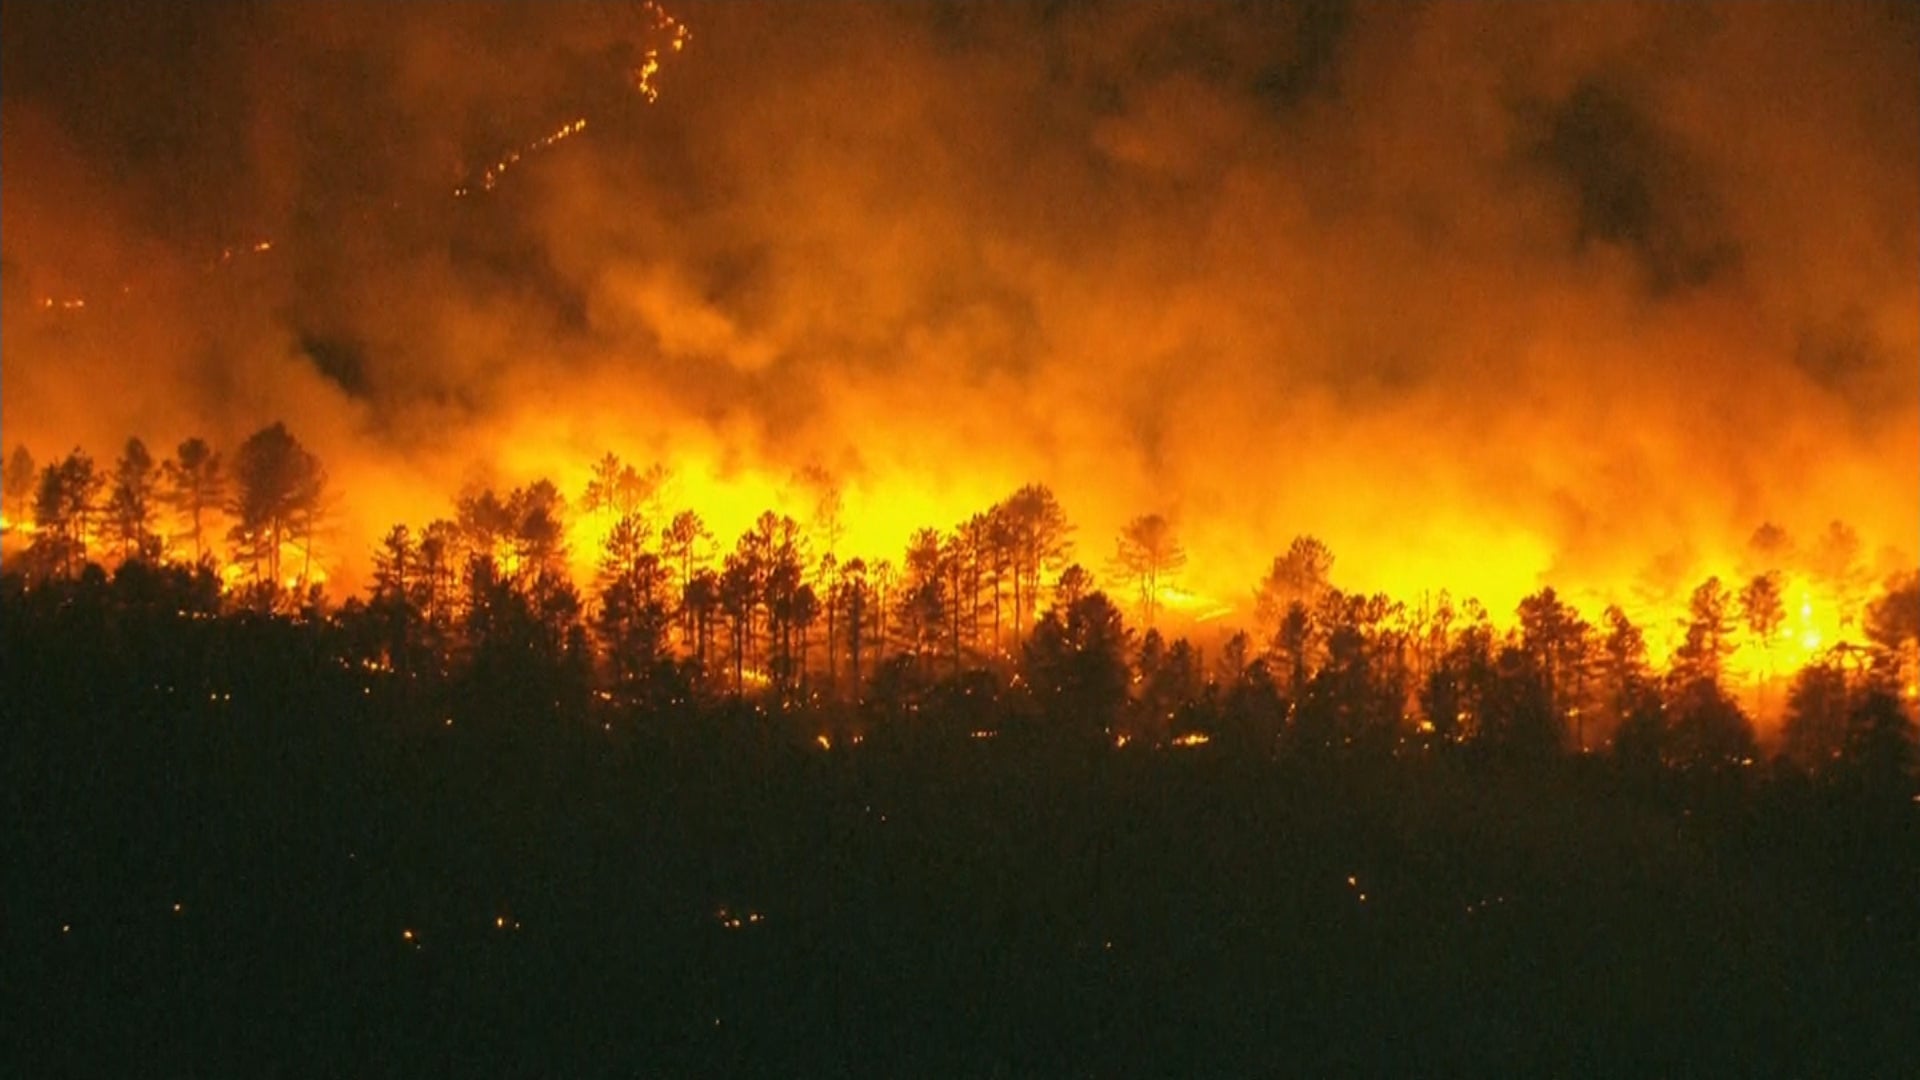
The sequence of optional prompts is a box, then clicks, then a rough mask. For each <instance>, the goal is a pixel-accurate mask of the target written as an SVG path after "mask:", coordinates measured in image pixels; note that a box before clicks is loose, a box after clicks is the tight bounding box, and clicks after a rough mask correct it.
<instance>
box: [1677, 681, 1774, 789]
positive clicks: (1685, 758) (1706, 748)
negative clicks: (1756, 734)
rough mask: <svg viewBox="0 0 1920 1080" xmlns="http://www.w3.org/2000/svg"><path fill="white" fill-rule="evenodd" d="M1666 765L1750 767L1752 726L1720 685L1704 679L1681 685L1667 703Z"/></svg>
mask: <svg viewBox="0 0 1920 1080" xmlns="http://www.w3.org/2000/svg"><path fill="white" fill-rule="evenodd" d="M1667 715H1668V717H1669V723H1668V725H1667V732H1666V738H1667V761H1668V763H1669V764H1672V765H1678V766H1682V767H1697V768H1709V769H1724V768H1727V767H1730V766H1737V765H1746V764H1751V762H1752V759H1753V755H1754V752H1755V747H1754V739H1753V724H1752V722H1751V721H1749V720H1748V719H1747V715H1746V713H1744V712H1742V711H1741V709H1740V706H1739V704H1738V703H1736V702H1735V701H1734V700H1733V699H1732V698H1730V697H1728V696H1727V694H1726V692H1725V691H1724V690H1722V689H1721V688H1720V684H1719V683H1718V682H1716V681H1714V680H1713V679H1711V678H1708V677H1706V676H1704V675H1702V676H1699V677H1696V678H1694V679H1692V680H1691V681H1688V682H1684V683H1682V684H1681V685H1680V686H1679V687H1678V689H1677V690H1676V691H1675V693H1674V694H1673V696H1672V698H1671V699H1670V700H1669V701H1668V702H1667Z"/></svg>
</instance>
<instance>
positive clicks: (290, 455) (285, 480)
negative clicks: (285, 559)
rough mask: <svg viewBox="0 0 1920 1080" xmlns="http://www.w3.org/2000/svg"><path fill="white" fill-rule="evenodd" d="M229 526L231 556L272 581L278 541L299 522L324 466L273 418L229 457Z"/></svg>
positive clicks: (316, 498) (306, 521)
mask: <svg viewBox="0 0 1920 1080" xmlns="http://www.w3.org/2000/svg"><path fill="white" fill-rule="evenodd" d="M233 480H234V492H233V502H232V505H231V507H230V510H231V513H232V514H233V518H234V526H233V529H232V531H231V532H230V534H229V538H230V539H231V540H232V541H233V542H234V545H235V551H236V556H237V558H239V559H241V560H244V561H247V562H249V563H250V564H251V565H252V566H253V568H254V579H255V580H256V581H261V580H264V581H266V582H270V583H272V584H273V585H274V586H276V587H277V586H278V585H279V583H280V582H281V580H282V579H281V574H280V559H281V550H282V548H283V546H284V545H285V544H286V543H288V542H289V541H290V540H292V539H293V538H295V537H296V536H297V535H298V530H299V529H301V528H302V527H304V528H305V529H306V530H307V531H308V532H309V534H310V533H311V528H312V516H313V514H314V513H315V512H317V510H318V508H319V505H320V497H321V494H322V492H323V491H324V490H325V488H326V482H327V474H326V470H324V469H322V468H321V467H320V461H319V459H318V458H315V457H314V456H313V455H312V454H310V453H308V452H307V450H306V448H305V447H303V446H301V445H300V443H299V440H297V439H295V438H294V437H293V436H292V435H291V434H289V433H288V432H287V429H286V425H284V424H282V423H280V422H278V421H276V422H274V423H273V424H271V425H269V426H268V427H264V428H261V429H260V430H259V431H256V432H254V433H253V434H252V435H250V436H248V437H247V440H246V441H245V442H243V443H241V444H240V448H239V450H237V451H235V453H234V457H233Z"/></svg>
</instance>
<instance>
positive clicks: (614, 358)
mask: <svg viewBox="0 0 1920 1080" xmlns="http://www.w3.org/2000/svg"><path fill="white" fill-rule="evenodd" d="M182 6H183V7H186V8H188V10H184V11H174V10H170V9H168V8H166V7H165V6H162V5H153V6H151V7H142V6H137V5H136V6H131V7H122V6H105V5H102V6H88V7H84V8H79V9H75V8H73V7H70V6H69V5H63V4H41V5H34V4H21V5H15V4H9V5H8V6H7V7H6V8H5V34H4V50H5V52H4V61H5V70H6V72H7V79H6V83H5V85H4V89H3V90H0V105H3V106H4V128H3V129H0V130H3V135H0V138H3V139H4V148H3V151H0V152H3V154H4V160H5V164H6V182H5V184H4V186H3V187H0V208H3V209H4V227H3V228H0V243H3V244H4V268H5V269H4V279H3V281H0V289H3V296H0V302H3V304H4V307H3V309H0V332H3V334H4V341H3V342H0V354H3V355H4V369H3V370H4V379H5V384H4V396H3V397H0V429H3V430H0V441H4V443H5V444H6V445H7V446H8V447H11V446H12V445H14V444H15V443H25V444H26V445H27V446H28V447H29V448H30V449H31V450H33V451H34V452H35V454H36V455H37V456H39V457H40V458H41V459H42V460H45V459H46V458H48V457H50V456H53V455H57V454H59V453H63V452H64V451H65V450H66V449H67V448H69V447H71V446H73V445H76V444H78V445H81V446H85V447H87V448H88V449H90V450H91V451H92V452H93V453H94V454H95V456H96V457H97V458H100V459H102V460H110V459H111V458H112V457H113V455H114V454H115V453H116V452H117V447H118V446H119V444H120V443H121V442H122V441H123V440H124V439H125V438H126V436H128V435H130V434H137V435H140V436H142V437H144V438H145V439H146V440H147V441H148V443H149V444H150V445H152V446H154V447H156V448H157V449H159V448H170V447H172V446H173V445H174V444H175V443H177V442H178V441H179V440H180V439H181V438H183V437H185V436H187V435H190V434H202V435H205V436H207V437H209V438H211V439H212V440H214V441H215V442H217V443H220V444H222V445H223V446H225V447H228V448H231V446H232V445H234V444H235V443H237V442H238V440H239V439H240V438H242V437H244V436H245V435H246V434H247V433H248V432H250V431H252V430H254V429H256V428H258V427H260V426H262V425H264V424H266V423H268V422H270V421H272V420H274V419H285V420H286V421H287V423H288V424H289V426H290V427H291V428H292V429H293V431H294V432H295V433H296V434H297V435H298V436H299V437H300V438H301V439H302V441H303V442H305V443H307V444H308V445H309V446H310V447H311V448H312V449H313V450H314V451H315V452H316V453H318V454H319V456H320V457H321V458H322V459H323V460H324V461H325V462H326V464H327V467H328V469H329V471H330V473H331V474H332V477H333V480H334V484H335V488H336V490H337V492H338V493H339V496H340V499H341V502H340V509H339V513H338V517H337V519H336V522H335V525H334V529H333V537H332V539H331V544H332V546H333V548H334V552H333V554H332V556H331V561H332V563H333V565H334V567H335V570H336V572H335V573H333V575H332V576H333V578H334V580H335V581H336V582H341V583H345V584H346V585H348V586H349V587H350V586H351V584H352V583H353V582H356V581H358V580H359V579H360V576H361V574H362V573H363V570H364V566H365V563H366V561H367V552H368V550H369V549H370V547H371V544H372V541H373V539H374V538H375V537H376V536H377V535H378V534H379V533H380V532H382V531H384V529H385V527H386V526H387V525H389V524H392V523H393V522H395V521H401V520H405V521H410V522H413V523H416V524H418V523H421V522H424V521H425V520H427V519H428V518H431V517H435V516H441V515H445V514H447V513H449V512H450V510H451V500H452V497H453V495H454V494H455V493H456V492H457V491H458V490H459V489H460V488H461V486H462V485H463V484H466V483H468V482H471V481H475V480H481V481H486V482H492V483H495V484H498V485H502V486H511V485H513V484H516V483H522V482H526V481H528V480H530V479H533V478H535V477H537V476H543V475H544V476H548V477H551V478H552V479H554V480H555V481H556V482H557V483H559V484H560V486H561V487H562V488H563V490H565V491H566V492H567V493H568V494H569V495H570V496H573V497H577V496H578V495H579V493H580V491H581V490H582V488H584V486H585V481H586V477H587V472H588V469H589V467H590V465H591V462H592V461H593V460H594V459H595V458H597V457H598V456H599V455H600V454H601V453H602V452H604V451H607V450H612V451H614V452H616V453H618V454H620V455H621V456H623V457H624V458H626V459H628V460H630V461H635V462H637V463H640V464H643V465H644V464H645V463H647V462H651V461H655V460H658V461H662V462H664V463H667V464H668V465H670V466H671V467H673V468H674V469H675V471H676V473H677V475H678V477H679V480H678V486H677V488H676V489H675V491H674V494H673V495H672V496H670V500H671V501H672V502H674V503H675V504H687V505H693V506H695V507H697V508H698V509H700V510H701V511H702V512H703V513H704V514H705V516H706V517H707V518H708V520H709V522H710V523H711V524H712V525H713V527H714V529H715V532H716V533H718V534H719V535H720V536H722V537H723V538H726V539H727V540H728V542H730V539H731V537H732V536H734V535H737V533H738V532H739V531H740V530H741V529H742V528H744V527H745V525H746V524H747V522H748V521H749V520H750V519H751V517H752V516H753V515H754V514H756V513H758V512H759V511H760V510H762V509H765V508H768V507H769V506H771V507H774V508H777V509H785V510H788V511H790V512H792V513H794V514H795V515H796V516H801V517H804V516H805V513H806V511H807V509H808V508H809V505H810V503H809V501H808V500H807V498H806V497H805V496H804V493H802V492H799V491H797V490H796V486H795V485H794V483H793V482H792V477H793V475H794V473H795V472H796V470H798V469H800V468H802V467H806V466H818V467H820V468H823V469H825V470H826V471H827V472H828V473H830V474H831V475H833V476H834V477H836V478H837V479H838V481H839V482H840V483H841V484H842V486H843V487H844V489H845V497H846V511H845V513H846V519H847V524H848V527H849V533H848V537H847V539H846V541H845V543H844V544H843V545H842V546H843V548H845V549H847V550H852V551H865V552H871V553H875V554H880V555H891V556H895V557H897V555H898V551H899V548H900V546H901V544H902V542H903V541H904V539H905V537H906V536H907V534H908V533H909V531H910V530H911V529H913V528H914V527H917V526H921V525H939V526H947V525H951V524H953V523H954V522H956V521H958V520H960V519H962V518H964V517H965V516H966V515H967V514H969V513H971V512H973V511H975V510H978V509H982V508H984V507H986V506H987V505H989V504H990V503H992V502H993V501H995V500H997V499H999V498H1000V497H1002V496H1004V495H1005V494H1007V493H1008V492H1009V491H1011V490H1012V489H1013V488H1015V487H1016V486H1018V485H1019V484H1021V483H1024V482H1027V481H1039V482H1044V483H1047V484H1050V485H1051V486H1052V487H1053V488H1054V489H1055V490H1056V491H1057V492H1058V493H1059V494H1060V497H1061V500H1062V502H1063V504H1064V506H1065V508H1066V510H1067V512H1068V514H1069V516H1070V517H1071V518H1072V519H1073V520H1074V521H1075V522H1076V523H1077V525H1078V533H1077V542H1078V551H1079V554H1080V557H1081V558H1082V559H1083V560H1084V561H1086V562H1087V563H1088V564H1089V565H1091V566H1093V567H1094V568H1095V569H1096V570H1097V569H1100V568H1101V567H1103V566H1104V564H1105V560H1106V559H1107V558H1108V556H1109V554H1110V552H1111V551H1112V546H1113V536H1114V535H1115V532H1116V531H1117V529H1118V527H1119V525H1120V524H1121V523H1122V522H1124V521H1125V520H1126V519H1127V518H1129V517H1132V516H1133V515H1135V514H1139V513H1145V512H1152V511H1157V512H1162V513H1166V514H1168V515H1169V516H1170V517H1172V518H1173V519H1174V520H1175V521H1176V522H1177V523H1178V527H1179V530H1180V532H1181V534H1182V536H1183V538H1184V540H1185V542H1186V546H1187V548H1188V549H1189V551H1190V553H1191V556H1192V558H1191V562H1190V564H1189V568H1188V569H1187V571H1186V572H1185V574H1184V576H1183V577H1182V579H1181V584H1182V585H1183V586H1184V587H1185V588H1187V589H1190V590H1192V591H1193V592H1195V593H1198V594H1201V595H1202V596H1205V597H1208V598H1210V599H1218V600H1221V601H1222V602H1224V603H1226V604H1230V605H1236V606H1238V607H1241V608H1244V607H1246V606H1247V598H1248V597H1249V595H1250V590H1251V589H1252V587H1253V584H1254V583H1255V582H1256V581H1257V580H1258V578H1259V577H1260V575H1261V573H1262V571H1263V570H1264V568H1265V566H1266V564H1267V563H1268V562H1269V561H1270V560H1271V558H1272V557H1273V555H1274V554H1276V553H1277V552H1279V551H1280V550H1283V549H1284V548H1285V546H1286V544H1287V542H1288V540H1289V539H1290V538H1291V537H1292V536H1294V535H1295V534H1297V533H1313V534H1316V535H1318V536H1320V537H1322V538H1323V539H1324V540H1325V541H1326V542H1327V543H1328V544H1329V546H1331V547H1332V549H1333V550H1334V551H1335V553H1336V554H1337V555H1338V558H1339V561H1338V563H1337V564H1336V566H1335V571H1334V578H1335V581H1336V583H1338V584H1340V585H1342V586H1344V587H1348V588H1355V589H1364V590H1373V589H1385V590H1388V591H1391V592H1394V593H1395V594H1396V595H1400V596H1403V597H1412V596H1417V595H1418V594H1419V593H1420V591H1421V590H1423V589H1438V588H1449V589H1451V590H1452V591H1453V592H1454V593H1455V594H1456V595H1462V594H1472V595H1477V596H1479V597H1480V598H1482V599H1483V600H1484V601H1485V602H1486V603H1487V606H1488V607H1489V608H1491V609H1493V610H1495V611H1496V612H1504V611H1510V610H1511V608H1512V606H1513V604H1514V602H1515V601H1516V600H1517V599H1518V598H1519V597H1520V596H1522V595H1524V594H1525V593H1528V592H1531V591H1533V590H1534V589H1535V588H1537V587H1539V585H1541V584H1544V583H1552V584H1556V585H1558V586H1560V587H1561V588H1562V590H1563V591H1564V592H1566V593H1568V594H1569V595H1571V596H1572V597H1574V598H1575V599H1576V601H1577V602H1579V603H1580V604H1581V605H1582V607H1583V608H1585V609H1587V610H1589V612H1590V613H1593V612H1597V610H1598V606H1599V604H1600V603H1603V602H1604V601H1605V600H1607V599H1617V600H1621V601H1625V602H1627V603H1628V604H1629V605H1630V606H1632V605H1641V606H1643V607H1646V608H1650V609H1652V608H1658V609H1663V610H1664V609H1670V608H1671V606H1672V605H1673V604H1674V603H1675V602H1676V601H1677V599H1678V598H1683V597H1684V596H1685V594H1686V592H1687V591H1688V590H1689V589H1690V588H1691V587H1692V586H1693V585H1694V584H1695V583H1697V582H1698V581H1699V580H1700V579H1701V578H1703V577H1704V576H1706V574H1708V573H1720V574H1723V575H1727V576H1729V577H1733V576H1739V575H1742V574H1746V573H1751V572H1752V571H1753V569H1754V568H1755V567H1754V556H1753V555H1752V553H1751V552H1749V551H1748V550H1747V539H1748V537H1749V536H1750V535H1751V534H1752V533H1753V531H1754V530H1755V528H1756V527H1757V526H1759V525H1760V524H1761V523H1763V522H1767V521H1772V522H1776V523H1778V524H1779V525H1781V526H1782V527H1784V528H1785V529H1786V530H1787V532H1788V533H1789V535H1791V536H1792V537H1794V538H1795V540H1796V541H1797V545H1798V546H1797V548H1796V549H1795V550H1794V551H1793V552H1790V553H1788V554H1787V555H1785V556H1783V557H1782V559H1783V561H1784V562H1785V563H1786V564H1787V565H1786V566H1785V569H1787V570H1789V572H1790V573H1793V574H1800V575H1802V576H1803V577H1808V576H1809V575H1813V574H1814V573H1815V571H1816V564H1818V563H1819V560H1820V558H1821V557H1822V556H1821V553H1820V544H1819V540H1820V537H1821V536H1822V534H1823V533H1824V531H1825V530H1826V529H1827V526H1828V523H1829V522H1832V521H1834V520H1841V521H1844V522H1846V523H1848V524H1849V525H1850V526H1851V527H1852V528H1853V529H1855V530H1856V531H1857V532H1858V534H1859V536H1860V537H1861V538H1862V541H1863V544H1862V548H1861V552H1860V554H1859V557H1858V566H1857V567H1856V568H1855V571H1854V572H1855V573H1857V574H1858V575H1859V576H1860V577H1862V578H1863V579H1867V580H1874V579H1877V578H1878V577H1880V576H1884V575H1885V574H1886V573H1888V572H1891V571H1892V570H1896V569H1900V568H1904V567H1911V566H1913V565H1915V563H1916V562H1917V561H1920V99H1917V98H1916V95H1915V94H1914V92H1913V87H1914V86H1915V85H1916V82H1920V22H1917V21H1916V18H1915V16H1914V15H1913V13H1912V9H1911V8H1909V7H1906V6H1902V5H1885V6H1880V5H1853V4H1822V5H1764V6H1762V5H1749V4H1728V5H1712V4H1708V5H1687V6H1684V7H1683V6H1679V5H1666V4H1651V5H1618V4H1577V5H1575V4H1565V5H1560V4H1544V5H1543V4H1532V3H1528V4H1516V5H1501V4H1494V3H1484V4H1440V5H1432V6H1419V5H1403V4H1397V3H1396V4H1383V5H1371V4H1350V5H1349V4H1306V5H1299V6H1293V7H1286V6H1279V5H1267V4H1258V5H1245V6H1242V5H1211V4H1187V3H1181V4H1170V5H1150V4H1135V3H1115V4H1107V5H1101V4H1093V5H1066V6H1053V5H1049V6H1047V7H1041V6H1038V5H973V4H967V5H896V4H885V5H882V4H840V5H831V6H826V5H760V4H717V5H703V4H673V5H669V6H670V7H671V8H672V10H673V14H674V17H675V18H677V19H678V20H679V24H683V25H684V27H685V28H686V32H688V33H690V37H689V38H688V39H687V40H686V41H685V42H684V48H682V49H678V50H674V49H672V48H671V45H670V41H671V37H672V35H671V34H668V36H667V37H662V34H663V33H664V32H666V31H668V30H670V28H667V27H665V26H664V24H662V23H660V22H659V21H658V19H657V18H656V17H655V11H656V10H657V9H654V8H652V7H650V6H648V5H638V4H605V5H573V4H568V5H533V4H503V5H478V4H458V5H441V4H396V5H305V4H280V3H275V4H252V5H248V4H235V5H215V6H210V7H209V8H208V9H207V10H201V9H200V8H199V7H198V6H195V5H182ZM663 42H665V43H667V44H664V45H663ZM663 50H665V51H663ZM650 51H651V55H652V57H653V59H655V60H657V61H659V65H658V67H657V69H656V70H654V71H653V72H652V73H651V74H650V75H649V80H650V85H651V87H652V88H653V89H654V90H656V91H657V100H655V101H651V102H650V101H649V100H647V95H645V94H643V93H639V92H636V90H635V84H634V78H635V77H636V74H635V73H636V72H637V71H639V70H640V69H642V68H643V67H644V66H645V62H646V61H647V59H648V58H649V55H650ZM577 121H584V126H583V127H580V128H577V129H575V128H571V127H570V125H573V124H574V123H576V122H577ZM560 131H566V132H567V134H565V135H563V136H561V137H559V138H554V137H553V136H554V135H555V133H556V132H560ZM514 153H518V154H519V155H520V156H519V157H518V158H516V159H515V160H513V161H512V163H511V169H510V170H508V171H502V172H499V173H497V174H495V175H494V177H493V179H494V180H495V181H497V183H494V184H492V186H491V190H480V191H476V192H472V193H471V195H470V197H463V198H458V199H456V198H453V197H452V195H451V193H452V192H453V191H454V189H455V188H457V187H462V186H476V185H480V184H481V182H482V181H484V179H485V177H486V175H487V173H486V172H485V170H486V169H487V168H488V166H489V165H490V164H493V163H497V162H499V161H502V160H505V158H504V157H503V155H508V154H514ZM263 241H267V242H270V243H271V247H270V248H267V249H264V250H259V251H256V250H254V247H255V245H257V244H260V243H261V242H263ZM226 249H231V250H232V251H233V252H235V254H233V255H232V256H230V257H229V258H227V259H225V260H222V259H221V257H220V256H221V252H222V251H223V250H226ZM78 299H84V300H85V301H86V306H85V308H84V309H73V308H70V307H68V306H66V303H67V301H70V300H78ZM49 301H52V305H51V306H49V305H48V302H49ZM1809 580H1812V579H1811V578H1810V577H1809ZM1812 587H1814V586H1809V588H1812ZM1818 587H1821V588H1825V587H1827V586H1825V585H1821V586H1818ZM1791 599H1792V596H1791V593H1790V600H1791ZM1796 632H1798V631H1796ZM1827 632H1828V633H1832V632H1833V628H1831V627H1830V628H1829V629H1828V631H1827Z"/></svg>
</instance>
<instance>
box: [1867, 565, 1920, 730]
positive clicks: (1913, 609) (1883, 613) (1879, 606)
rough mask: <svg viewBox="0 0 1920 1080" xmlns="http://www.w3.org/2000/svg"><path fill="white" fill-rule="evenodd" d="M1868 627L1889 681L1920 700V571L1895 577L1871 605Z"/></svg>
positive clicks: (1877, 659)
mask: <svg viewBox="0 0 1920 1080" xmlns="http://www.w3.org/2000/svg"><path fill="white" fill-rule="evenodd" d="M1864 629H1865V631H1866V637H1867V641H1868V642H1870V643H1871V644H1872V646H1873V650H1874V667H1875V669H1876V670H1877V671H1880V672H1882V673H1883V675H1884V678H1885V681H1886V682H1888V683H1889V684H1891V685H1892V686H1894V687H1895V688H1896V689H1897V690H1899V691H1901V692H1904V693H1905V694H1906V696H1907V697H1908V699H1909V700H1914V699H1920V571H1911V572H1908V573H1905V574H1900V575H1897V576H1895V577H1894V578H1893V579H1891V580H1889V581H1888V582H1887V586H1886V591H1885V592H1884V593H1882V594H1881V595H1880V596H1879V597H1878V598H1877V599H1875V600H1874V601H1873V602H1872V603H1871V604H1868V605H1867V612H1866V619H1865V626H1864Z"/></svg>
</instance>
